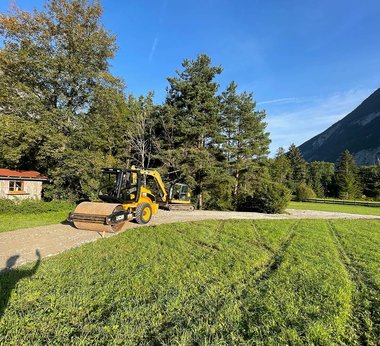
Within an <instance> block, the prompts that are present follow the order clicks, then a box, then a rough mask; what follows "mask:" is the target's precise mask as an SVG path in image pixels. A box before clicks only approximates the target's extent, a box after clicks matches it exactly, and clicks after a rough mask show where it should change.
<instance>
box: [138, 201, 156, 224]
mask: <svg viewBox="0 0 380 346" xmlns="http://www.w3.org/2000/svg"><path fill="white" fill-rule="evenodd" d="M135 218H136V222H137V223H139V224H141V225H145V224H147V223H148V222H149V221H150V219H151V218H152V207H151V206H150V204H149V203H140V204H139V205H138V206H137V208H136V214H135Z"/></svg>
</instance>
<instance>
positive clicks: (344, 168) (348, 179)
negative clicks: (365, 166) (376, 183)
mask: <svg viewBox="0 0 380 346" xmlns="http://www.w3.org/2000/svg"><path fill="white" fill-rule="evenodd" d="M335 180H336V184H337V190H338V197H339V198H343V199H353V198H356V197H360V195H361V187H360V181H359V177H358V174H357V167H356V164H355V161H354V158H353V157H352V155H351V154H350V152H349V151H348V150H347V149H346V150H345V151H344V152H343V153H342V155H341V156H340V158H339V160H338V163H337V167H336V171H335Z"/></svg>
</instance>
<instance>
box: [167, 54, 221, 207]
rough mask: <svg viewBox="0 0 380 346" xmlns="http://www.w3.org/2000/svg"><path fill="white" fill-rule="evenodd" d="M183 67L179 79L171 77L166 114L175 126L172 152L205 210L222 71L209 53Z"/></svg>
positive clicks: (178, 72) (218, 125) (217, 121)
mask: <svg viewBox="0 0 380 346" xmlns="http://www.w3.org/2000/svg"><path fill="white" fill-rule="evenodd" d="M182 67H183V71H181V72H180V71H177V77H169V78H168V81H169V85H170V86H169V89H168V94H167V98H166V104H165V106H166V109H165V113H164V114H165V116H169V117H170V118H171V120H172V122H171V124H172V125H171V126H174V128H172V129H171V130H172V131H173V135H172V140H173V147H174V148H173V149H172V150H175V153H174V156H175V157H176V158H177V159H176V160H175V161H176V164H177V165H178V166H179V167H180V168H181V170H182V171H183V172H184V173H185V174H186V175H187V176H188V177H189V183H190V184H191V185H192V186H193V188H194V192H195V194H196V195H197V205H198V207H199V208H200V209H202V208H203V203H204V195H203V194H204V191H205V189H206V186H207V183H208V181H209V177H210V175H212V174H213V173H214V172H215V170H214V166H215V165H216V158H215V155H214V154H213V151H212V149H213V147H214V146H215V143H217V141H218V136H219V129H220V119H219V110H220V105H219V100H218V98H217V96H216V93H217V91H218V87H219V86H218V84H217V83H216V82H215V81H214V79H215V77H216V75H218V74H220V73H221V72H222V68H221V67H220V66H219V67H217V66H211V59H210V58H209V57H208V56H207V55H205V54H202V55H199V56H198V57H197V59H196V60H188V59H185V60H184V62H183V63H182ZM171 130H169V131H171Z"/></svg>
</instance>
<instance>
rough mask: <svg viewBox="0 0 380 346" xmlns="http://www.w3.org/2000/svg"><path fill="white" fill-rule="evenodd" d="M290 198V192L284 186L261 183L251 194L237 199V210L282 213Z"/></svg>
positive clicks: (267, 182) (273, 183) (269, 182)
mask: <svg viewBox="0 0 380 346" xmlns="http://www.w3.org/2000/svg"><path fill="white" fill-rule="evenodd" d="M290 198H291V193H290V190H289V189H288V188H286V187H285V186H284V185H282V184H279V183H275V182H273V181H263V182H262V183H260V184H259V185H258V186H257V187H256V189H255V191H254V192H253V194H251V195H249V194H245V195H242V196H240V197H239V199H238V202H237V210H239V211H256V212H259V213H267V214H278V213H282V212H283V211H284V209H285V208H286V206H287V205H288V203H289V201H290Z"/></svg>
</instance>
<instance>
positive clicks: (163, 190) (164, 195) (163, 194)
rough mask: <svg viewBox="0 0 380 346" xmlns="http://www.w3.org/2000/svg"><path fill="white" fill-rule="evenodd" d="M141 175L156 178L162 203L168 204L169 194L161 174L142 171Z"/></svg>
mask: <svg viewBox="0 0 380 346" xmlns="http://www.w3.org/2000/svg"><path fill="white" fill-rule="evenodd" d="M141 174H145V175H148V176H150V177H153V178H154V180H155V181H156V184H157V187H158V188H159V190H160V191H161V198H162V201H163V202H167V200H168V193H167V191H166V188H165V185H164V182H163V181H162V178H161V175H160V173H158V172H157V171H150V170H145V169H142V170H141Z"/></svg>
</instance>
